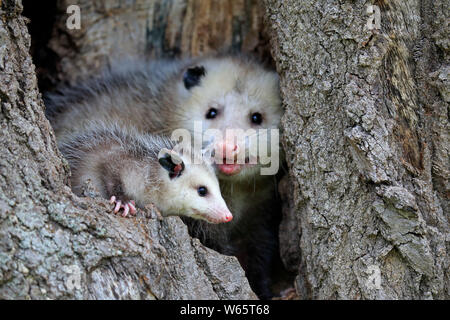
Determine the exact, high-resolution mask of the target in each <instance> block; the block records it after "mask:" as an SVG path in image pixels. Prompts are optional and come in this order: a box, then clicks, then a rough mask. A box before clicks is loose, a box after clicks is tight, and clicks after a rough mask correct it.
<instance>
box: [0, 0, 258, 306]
mask: <svg viewBox="0 0 450 320" xmlns="http://www.w3.org/2000/svg"><path fill="white" fill-rule="evenodd" d="M0 5H1V11H0V16H1V19H0V69H1V72H0V99H1V113H0V127H1V133H0V148H1V150H0V299H12V298H15V299H55V298H77V299H87V298H90V299H186V298H191V299H194V298H195V299H218V298H220V299H252V298H255V295H254V293H253V292H252V291H251V290H250V287H249V285H248V282H247V280H246V278H245V276H244V272H243V270H242V269H241V267H240V266H239V263H238V261H237V259H236V258H234V257H226V256H223V255H220V254H218V253H217V252H214V251H212V250H209V249H207V248H205V247H204V246H202V245H201V244H200V243H199V242H198V240H195V239H191V238H190V237H189V235H188V232H187V228H186V226H185V225H184V224H183V223H182V221H181V220H180V219H179V218H178V217H173V218H166V219H163V220H162V221H159V220H156V219H149V218H147V217H146V216H145V214H143V215H141V216H140V217H138V218H136V219H122V218H119V217H116V216H114V215H112V214H111V209H110V205H109V204H108V203H107V202H106V201H102V200H99V199H95V200H93V199H89V198H78V197H76V196H75V195H73V194H72V193H71V191H70V188H69V186H68V177H69V169H68V166H67V163H66V161H65V160H63V159H62V157H61V155H60V154H59V152H58V150H57V148H56V143H55V138H54V134H53V131H52V130H51V127H50V125H49V123H48V121H47V120H46V118H45V116H44V113H43V104H42V101H41V98H40V94H39V91H38V89H37V82H36V76H35V72H34V66H33V63H32V61H31V57H30V55H29V48H30V36H29V34H28V32H27V29H26V25H25V20H26V19H25V18H24V17H23V16H21V11H22V5H21V2H20V1H17V0H3V1H0ZM144 213H146V214H148V215H150V213H151V212H149V211H148V210H147V211H146V212H144Z"/></svg>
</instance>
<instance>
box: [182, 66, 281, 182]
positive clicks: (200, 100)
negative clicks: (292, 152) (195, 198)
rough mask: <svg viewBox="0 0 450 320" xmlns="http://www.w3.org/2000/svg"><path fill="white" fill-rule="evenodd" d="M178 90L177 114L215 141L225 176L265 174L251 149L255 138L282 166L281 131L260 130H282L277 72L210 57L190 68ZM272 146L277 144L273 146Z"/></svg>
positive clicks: (195, 131)
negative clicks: (264, 145)
mask: <svg viewBox="0 0 450 320" xmlns="http://www.w3.org/2000/svg"><path fill="white" fill-rule="evenodd" d="M181 82H182V83H181ZM178 90H179V92H181V94H180V97H181V99H182V100H183V101H180V102H179V103H180V108H181V112H180V113H179V114H178V115H175V116H176V117H177V116H178V117H179V119H178V120H179V123H180V124H181V126H182V127H184V128H187V129H189V130H190V131H191V132H192V133H193V134H194V136H196V138H197V139H199V138H200V136H201V138H202V139H203V141H205V140H207V141H213V143H214V147H215V150H216V155H219V157H220V158H221V159H218V158H217V157H216V161H217V160H219V161H218V162H217V165H216V166H217V169H218V172H219V175H220V176H221V178H227V177H232V179H235V178H242V179H245V178H248V177H249V176H254V175H258V174H260V172H261V171H260V168H261V161H260V158H259V156H260V153H259V151H258V152H256V153H255V152H253V153H252V152H250V148H251V147H250V142H251V141H252V142H253V143H255V142H257V143H260V144H266V145H269V147H268V153H266V154H265V156H266V157H270V158H271V160H276V163H277V165H278V161H279V159H278V158H279V154H278V135H277V136H276V140H277V141H273V140H272V141H270V139H271V132H270V130H269V131H268V132H266V133H268V134H266V135H263V134H261V132H262V131H261V129H278V127H279V124H280V119H281V115H282V108H281V101H280V97H279V89H278V76H277V74H276V73H275V72H270V71H267V70H265V69H263V68H262V67H261V66H259V65H257V64H254V63H251V62H247V61H242V60H239V59H235V58H226V59H213V58H211V59H206V60H203V61H200V62H198V64H197V65H194V66H191V67H190V68H187V69H186V70H185V72H184V74H183V81H180V87H179V88H178ZM183 115H186V116H185V117H183ZM182 117H183V118H182ZM200 122H201V126H200V127H199V125H198V124H199V123H200ZM232 130H235V131H232ZM236 130H238V131H240V137H239V138H237V137H236V135H235V133H236ZM277 134H278V132H277ZM255 138H257V139H256V140H255ZM252 139H253V140H252ZM258 139H259V141H258ZM273 145H276V146H277V148H276V149H275V148H274V149H271V148H270V146H273ZM253 147H254V146H253ZM220 160H222V161H220ZM220 162H222V163H220ZM264 164H267V163H264ZM274 173H276V172H273V173H272V174H274Z"/></svg>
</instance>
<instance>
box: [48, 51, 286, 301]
mask: <svg viewBox="0 0 450 320" xmlns="http://www.w3.org/2000/svg"><path fill="white" fill-rule="evenodd" d="M46 105H47V115H48V116H49V119H50V120H51V122H52V124H53V127H54V128H55V131H56V134H57V136H58V137H59V140H60V141H64V140H66V138H67V137H70V135H71V134H72V133H73V132H77V131H81V132H82V131H83V130H85V127H86V125H87V124H89V122H90V121H91V120H101V121H104V122H106V123H108V122H112V123H120V125H122V126H125V127H134V128H136V129H137V130H139V131H141V132H153V133H162V132H164V133H171V132H172V131H173V130H175V129H178V128H186V129H188V130H190V131H191V133H192V134H193V135H194V136H195V137H197V138H198V136H203V134H204V133H205V131H206V130H208V129H217V130H218V132H219V133H221V134H212V135H211V136H208V137H206V139H207V140H212V141H214V147H215V148H216V150H219V151H223V155H224V156H223V158H224V160H227V162H224V163H221V164H217V165H216V169H217V172H218V176H219V180H220V188H221V191H222V195H223V197H224V198H225V201H226V203H227V205H228V207H229V208H230V210H231V211H232V212H233V215H234V218H233V221H231V222H230V223H227V224H223V225H214V226H213V225H210V224H206V223H203V222H202V221H196V220H189V221H187V223H188V226H189V229H190V232H191V234H192V235H193V236H196V237H198V238H200V240H201V241H202V242H203V243H205V244H206V245H207V246H209V247H212V248H214V249H216V250H218V251H219V252H222V253H225V254H230V255H236V256H238V257H239V259H240V262H241V263H242V265H243V267H244V269H245V270H246V274H247V277H248V279H249V282H250V285H251V286H252V288H253V290H254V291H255V293H256V294H258V296H259V297H260V298H269V297H271V296H272V293H271V292H270V289H269V284H270V272H271V264H272V261H273V260H274V258H276V256H277V252H278V234H277V233H278V224H279V219H280V211H281V210H280V203H279V201H278V196H277V191H276V179H275V177H274V176H273V175H266V176H264V175H261V174H260V170H261V167H262V166H261V164H260V163H257V164H252V163H251V161H249V160H250V159H249V157H246V156H245V155H244V158H245V163H237V159H239V158H241V155H242V153H245V154H248V151H249V150H248V149H249V148H248V145H247V144H246V141H247V140H248V139H247V138H249V136H248V134H247V136H246V137H245V138H246V139H244V142H242V141H241V142H239V141H238V142H237V143H236V142H235V141H234V138H232V137H227V136H226V130H227V129H231V128H234V129H243V130H244V131H246V130H247V129H255V130H257V129H276V128H278V126H279V123H280V119H281V115H282V108H281V101H280V97H279V90H278V76H277V74H276V73H275V72H273V71H268V70H266V69H264V68H263V67H261V66H260V65H259V64H257V63H255V62H253V61H252V60H249V59H247V58H242V57H234V56H233V57H230V56H225V57H205V58H198V59H193V60H181V61H153V62H144V61H135V62H129V63H121V64H117V66H113V67H112V68H111V69H110V70H107V71H106V72H105V73H104V74H102V75H101V76H100V77H97V78H93V79H90V80H87V81H86V82H84V83H81V84H78V85H75V86H73V87H69V88H65V89H62V90H60V92H58V93H56V94H51V95H48V96H47V97H46ZM196 121H201V122H202V128H201V129H200V130H199V129H198V128H197V127H196V126H195V122H196ZM266 139H269V137H267V138H266ZM271 155H272V157H273V158H274V159H277V160H278V158H279V157H280V155H279V154H278V153H277V151H276V150H273V151H272V153H271Z"/></svg>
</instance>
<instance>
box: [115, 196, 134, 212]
mask: <svg viewBox="0 0 450 320" xmlns="http://www.w3.org/2000/svg"><path fill="white" fill-rule="evenodd" d="M109 202H110V203H111V204H115V207H114V213H118V212H119V211H120V210H121V209H123V213H122V217H127V216H128V214H130V215H132V216H134V215H135V214H136V204H135V202H134V201H133V200H130V201H124V202H122V200H118V199H117V198H116V196H112V197H111V199H109Z"/></svg>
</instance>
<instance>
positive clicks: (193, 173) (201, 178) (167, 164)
mask: <svg viewBox="0 0 450 320" xmlns="http://www.w3.org/2000/svg"><path fill="white" fill-rule="evenodd" d="M158 161H159V164H160V168H159V171H160V172H159V175H160V180H161V184H160V186H161V188H160V192H159V194H160V195H161V196H160V199H159V200H158V206H159V208H160V210H161V211H164V212H165V213H166V214H167V215H183V216H188V217H191V218H194V219H201V220H205V221H207V222H210V223H222V222H229V221H231V220H232V219H233V216H232V214H231V212H230V210H229V209H228V207H227V205H226V203H225V200H224V199H223V198H222V194H221V192H220V187H219V181H218V180H217V177H216V175H215V173H214V169H213V168H212V167H211V166H210V165H209V164H207V163H206V162H203V161H201V159H199V158H196V161H191V159H189V158H188V157H186V156H183V155H181V154H178V153H176V152H175V151H172V150H171V151H169V150H168V149H162V150H161V151H160V153H159V155H158Z"/></svg>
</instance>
